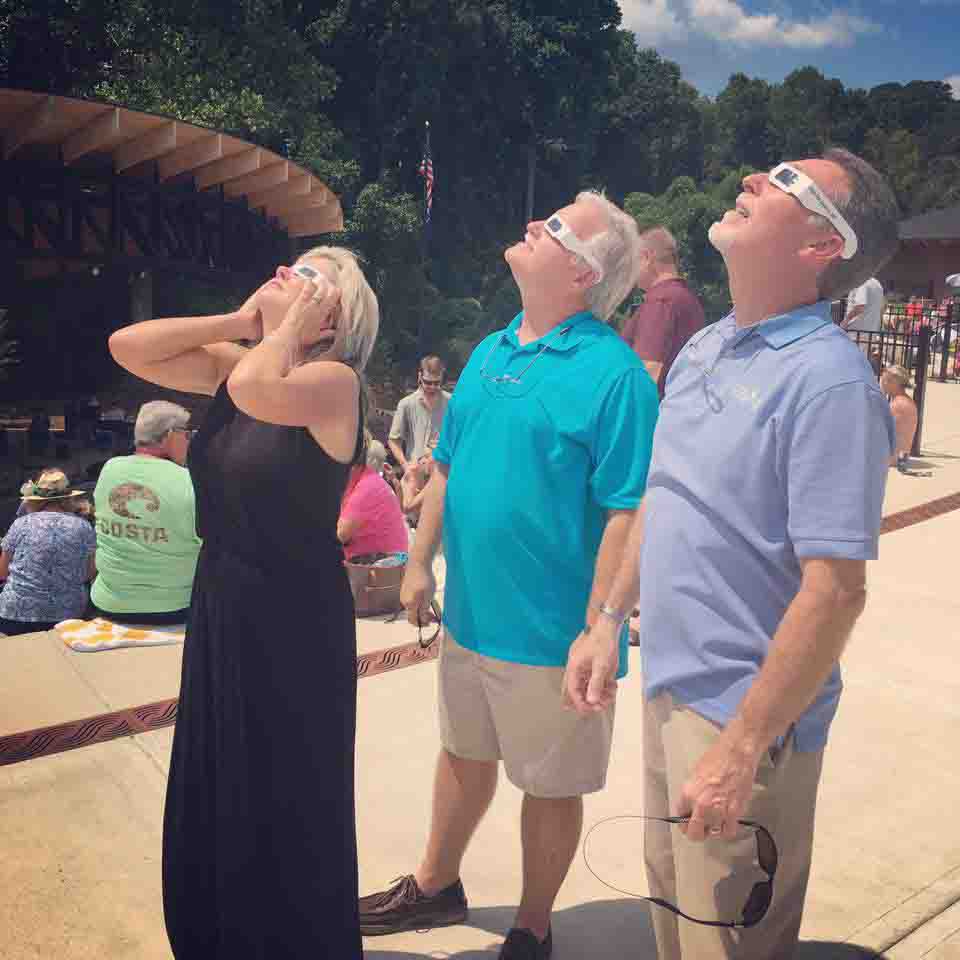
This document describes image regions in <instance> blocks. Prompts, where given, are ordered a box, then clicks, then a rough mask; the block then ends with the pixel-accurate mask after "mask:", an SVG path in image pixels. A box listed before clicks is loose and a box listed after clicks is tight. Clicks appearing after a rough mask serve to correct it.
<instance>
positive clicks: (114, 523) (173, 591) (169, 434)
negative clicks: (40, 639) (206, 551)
mask: <svg viewBox="0 0 960 960" xmlns="http://www.w3.org/2000/svg"><path fill="white" fill-rule="evenodd" d="M189 420H190V411H189V410H185V409H184V408H183V407H180V406H178V405H177V404H175V403H168V402H167V401H165V400H154V401H152V402H150V403H145V404H144V405H143V406H142V407H141V408H140V413H139V414H138V416H137V422H136V425H135V426H134V442H135V444H136V449H135V452H134V453H133V454H132V455H130V456H123V457H113V458H111V459H110V460H108V461H107V462H106V464H104V467H103V470H101V471H100V476H99V478H98V480H97V486H96V489H95V491H94V494H93V498H94V503H95V506H96V512H97V542H98V546H99V557H100V561H99V574H98V576H97V579H96V581H95V582H94V584H93V588H92V589H91V591H90V600H91V607H92V612H93V613H94V614H95V615H98V616H103V617H106V618H107V619H108V620H115V621H117V622H118V623H140V624H165V623H184V622H185V620H186V616H187V608H188V607H189V606H190V592H191V590H192V589H193V578H194V574H195V572H196V568H197V557H198V556H199V554H200V538H199V537H198V536H197V523H196V515H197V510H196V503H195V500H194V493H193V482H192V481H191V479H190V474H189V472H188V471H187V470H186V469H185V468H184V464H185V463H186V459H187V447H188V445H189V442H190V436H191V431H190V430H189V429H188V427H187V423H188V422H189Z"/></svg>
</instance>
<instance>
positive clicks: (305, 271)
mask: <svg viewBox="0 0 960 960" xmlns="http://www.w3.org/2000/svg"><path fill="white" fill-rule="evenodd" d="M290 272H291V273H292V274H293V275H294V276H295V277H302V278H303V279H304V280H316V279H317V277H319V276H320V271H319V270H318V269H317V268H316V267H311V266H309V265H308V264H306V263H298V264H297V265H296V266H294V267H291V268H290Z"/></svg>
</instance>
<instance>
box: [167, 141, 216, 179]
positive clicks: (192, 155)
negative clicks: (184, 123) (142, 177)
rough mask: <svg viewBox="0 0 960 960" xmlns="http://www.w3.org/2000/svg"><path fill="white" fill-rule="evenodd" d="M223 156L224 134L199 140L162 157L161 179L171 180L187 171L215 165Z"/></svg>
mask: <svg viewBox="0 0 960 960" xmlns="http://www.w3.org/2000/svg"><path fill="white" fill-rule="evenodd" d="M222 156H223V134H222V133H215V134H213V135H212V136H209V137H205V138H204V139H202V140H197V141H195V142H194V143H190V144H187V146H185V147H180V149H179V150H174V152H173V153H169V154H167V156H165V157H161V158H160V160H159V162H158V164H157V166H158V167H159V173H160V179H161V180H170V179H171V178H172V177H176V176H179V175H180V174H181V173H185V172H186V171H187V170H195V169H196V168H197V167H202V166H203V165H204V164H208V163H213V162H214V161H215V160H219V159H220V158H221V157H222Z"/></svg>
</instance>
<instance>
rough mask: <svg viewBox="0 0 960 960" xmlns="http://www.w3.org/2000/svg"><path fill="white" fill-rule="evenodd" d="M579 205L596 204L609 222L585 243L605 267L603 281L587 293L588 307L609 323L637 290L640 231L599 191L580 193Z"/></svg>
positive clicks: (626, 214)
mask: <svg viewBox="0 0 960 960" xmlns="http://www.w3.org/2000/svg"><path fill="white" fill-rule="evenodd" d="M576 202H577V203H592V204H594V205H595V206H596V207H597V208H598V209H599V210H600V211H601V212H602V213H603V215H604V217H605V218H606V221H607V228H606V230H604V231H603V233H598V234H596V235H595V236H592V237H591V238H590V239H589V240H586V241H584V242H585V244H586V246H587V248H588V249H589V250H590V252H591V253H592V254H593V255H594V256H595V257H596V258H597V260H598V261H599V262H600V266H601V267H603V279H602V280H601V281H600V282H599V283H596V284H594V285H593V286H592V287H591V288H590V289H589V290H588V291H587V294H586V300H587V306H588V307H589V308H590V311H591V312H592V313H593V315H594V316H595V317H597V318H598V319H600V320H603V321H607V320H609V319H610V318H611V317H612V316H613V313H614V311H615V310H616V309H617V307H619V306H620V304H621V303H623V301H624V300H625V299H626V297H627V295H628V294H629V293H630V291H631V290H632V289H633V288H634V286H635V283H636V281H635V275H636V269H637V255H638V253H639V252H640V246H641V244H640V229H639V227H638V226H637V221H636V220H634V219H633V217H631V216H630V214H629V213H624V212H623V210H621V209H620V208H619V207H618V206H617V205H616V204H614V203H611V202H610V201H609V200H608V199H607V198H606V197H605V196H604V195H603V194H602V193H598V192H597V191H596V190H584V191H582V192H581V193H578V194H577V199H576ZM588 266H589V265H588Z"/></svg>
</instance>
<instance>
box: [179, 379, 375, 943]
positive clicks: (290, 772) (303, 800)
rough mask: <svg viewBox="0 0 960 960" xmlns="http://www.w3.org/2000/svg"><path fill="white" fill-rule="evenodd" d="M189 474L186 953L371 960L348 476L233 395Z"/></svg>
mask: <svg viewBox="0 0 960 960" xmlns="http://www.w3.org/2000/svg"><path fill="white" fill-rule="evenodd" d="M359 443H360V436H359V435H358V450H359ZM188 465H189V468H190V472H191V475H192V477H193V483H194V487H195V489H196V499H197V518H198V529H199V533H200V535H201V536H202V537H203V547H202V549H201V551H200V558H199V561H198V565H197V575H196V580H195V582H194V588H193V598H192V602H191V606H190V616H189V621H188V626H187V637H186V643H185V646H184V653H183V671H182V678H181V687H180V706H179V713H178V715H177V725H176V730H175V733H174V740H173V753H172V756H171V760H170V776H169V780H168V783H167V799H166V808H165V811H164V823H163V900H164V916H165V920H166V925H167V933H168V936H169V938H170V944H171V947H172V949H173V954H174V956H175V957H176V958H177V960H227V958H229V960H287V958H291V960H293V958H296V960H301V958H304V960H305V958H310V960H324V958H331V960H333V958H336V960H355V958H357V960H359V958H362V956H363V949H362V946H361V939H360V933H359V923H358V916H357V849H356V832H355V825H354V737H355V732H356V692H357V680H356V634H355V627H354V611H353V599H352V596H351V593H350V586H349V582H348V580H347V577H346V574H345V572H344V569H343V555H342V552H341V548H340V544H339V542H338V541H337V538H336V526H337V517H338V515H339V511H340V499H341V497H342V495H343V491H344V487H345V485H346V482H347V474H348V472H349V466H348V465H345V464H340V463H338V462H336V461H335V460H333V459H331V458H330V457H329V456H328V455H327V454H326V453H324V451H323V450H322V449H321V448H320V446H319V445H318V444H317V443H316V441H315V440H314V439H313V437H312V436H311V435H310V433H309V432H308V431H307V430H306V429H302V428H294V427H282V426H276V425H274V424H269V423H263V422H261V421H258V420H254V419H252V418H251V417H248V416H247V415H246V414H244V413H242V412H241V411H239V410H237V408H236V407H235V406H234V404H233V401H232V400H231V399H230V396H229V394H228V393H227V390H226V386H225V385H223V386H221V387H220V389H219V390H218V392H217V394H216V397H215V398H214V401H213V404H212V405H211V407H210V410H209V412H208V414H207V417H206V420H205V421H204V423H203V424H202V426H201V429H200V432H199V433H198V434H197V436H196V437H195V438H194V440H193V442H192V443H191V450H190V457H189V462H188Z"/></svg>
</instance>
